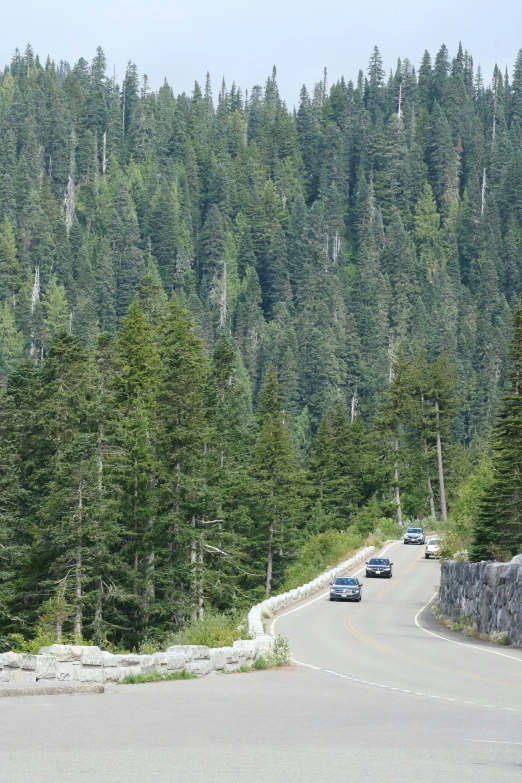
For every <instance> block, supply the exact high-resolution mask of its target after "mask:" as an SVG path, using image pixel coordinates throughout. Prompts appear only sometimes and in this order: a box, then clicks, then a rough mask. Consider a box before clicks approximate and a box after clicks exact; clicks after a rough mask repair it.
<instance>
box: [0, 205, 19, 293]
mask: <svg viewBox="0 0 522 783" xmlns="http://www.w3.org/2000/svg"><path fill="white" fill-rule="evenodd" d="M22 280H23V275H22V268H21V266H20V262H19V260H18V256H17V252H16V242H15V235H14V231H13V229H12V226H11V223H10V221H9V218H8V217H7V214H5V215H4V220H3V222H2V224H1V225H0V300H3V299H6V298H7V297H10V298H11V299H12V298H13V297H15V296H16V294H17V293H18V291H19V290H20V287H21V285H22Z"/></svg>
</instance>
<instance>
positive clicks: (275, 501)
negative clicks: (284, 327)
mask: <svg viewBox="0 0 522 783" xmlns="http://www.w3.org/2000/svg"><path fill="white" fill-rule="evenodd" d="M258 415H259V436H258V438H257V442H256V446H255V450H254V455H253V459H252V466H251V470H250V474H251V477H252V481H253V486H252V495H251V504H252V513H253V526H254V527H253V531H252V539H253V540H254V541H255V552H254V556H255V557H256V559H259V560H260V561H261V562H263V561H264V570H265V575H266V578H265V591H266V595H267V596H269V595H270V593H271V592H272V589H273V586H274V584H277V583H278V581H280V579H281V569H282V567H284V564H285V562H286V561H287V560H288V558H289V557H291V555H292V554H293V552H294V548H295V546H296V540H295V539H296V532H297V529H298V527H299V525H300V522H301V514H302V509H303V500H302V486H303V480H302V476H301V471H300V469H299V466H298V463H297V458H296V454H295V451H294V449H293V446H292V440H291V437H290V433H289V431H288V428H287V425H286V422H285V415H284V413H283V410H282V401H281V397H280V391H279V384H278V382H277V377H276V374H275V371H274V369H273V367H269V368H268V370H267V373H266V376H265V381H264V384H263V388H262V390H261V395H260V401H259V414H258Z"/></svg>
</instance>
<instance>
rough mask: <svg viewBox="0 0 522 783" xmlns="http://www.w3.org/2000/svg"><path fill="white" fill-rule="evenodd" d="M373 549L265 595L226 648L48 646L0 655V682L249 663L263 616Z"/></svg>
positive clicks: (81, 679)
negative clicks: (121, 650) (245, 635)
mask: <svg viewBox="0 0 522 783" xmlns="http://www.w3.org/2000/svg"><path fill="white" fill-rule="evenodd" d="M374 551H375V547H373V546H371V547H365V548H364V549H361V550H359V552H357V553H356V554H355V555H354V556H353V557H351V558H349V559H348V560H345V561H344V562H343V563H340V564H339V565H338V566H336V567H335V568H332V569H330V570H329V571H325V572H324V573H323V574H321V575H320V576H318V577H317V578H316V579H313V580H312V581H311V582H308V583H307V584H305V585H302V586H301V587H298V588H296V589H295V590H290V591H288V592H286V593H282V594H281V595H276V596H273V597H272V598H267V599H266V600H265V601H262V602H261V603H260V604H257V605H256V606H254V607H253V608H252V609H251V610H250V612H249V613H248V631H249V636H250V637H251V638H250V639H238V640H237V641H235V642H234V643H233V644H232V646H231V647H214V648H211V647H205V646H203V645H194V644H178V645H174V646H172V647H168V648H167V650H166V651H165V652H157V653H153V654H152V655H139V654H134V653H130V654H122V655H119V654H113V653H110V652H106V651H104V650H101V649H100V648H99V647H95V646H83V645H82V646H80V645H73V644H52V645H51V646H49V647H42V648H41V649H40V651H39V653H38V655H29V654H28V653H15V652H7V653H3V654H1V655H0V683H24V684H26V685H30V684H36V683H40V684H53V683H56V684H58V683H67V682H69V683H77V684H81V683H98V684H103V683H115V682H121V681H122V680H124V679H125V677H127V676H129V675H137V674H147V673H148V672H157V673H159V674H162V673H164V674H170V673H172V672H181V671H187V672H190V673H192V674H195V675H198V676H202V675H206V674H211V673H212V672H225V671H227V672H234V671H238V670H240V669H241V668H242V667H245V666H247V667H249V666H252V665H253V663H254V661H255V660H256V659H257V658H258V657H259V656H261V655H263V654H267V653H269V652H271V651H272V650H273V647H274V643H275V642H274V639H273V638H272V636H271V635H269V634H268V633H266V631H265V628H264V624H263V620H264V619H268V617H270V616H271V615H272V614H273V613H274V612H277V611H279V610H280V609H283V608H284V607H286V606H288V605H289V604H292V603H294V602H296V601H299V600H301V599H302V598H306V596H308V595H311V594H312V593H315V592H317V591H318V590H321V589H322V588H323V587H325V586H326V585H327V584H328V583H329V582H330V581H331V580H332V579H334V578H335V577H336V576H339V574H342V573H344V572H345V571H347V570H348V569H349V568H352V567H353V566H355V565H358V564H359V563H361V562H362V561H363V560H364V559H365V558H366V557H368V556H369V555H370V554H371V553H372V552H374Z"/></svg>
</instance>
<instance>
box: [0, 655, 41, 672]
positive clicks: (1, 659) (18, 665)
mask: <svg viewBox="0 0 522 783" xmlns="http://www.w3.org/2000/svg"><path fill="white" fill-rule="evenodd" d="M36 659H37V656H36V655H30V654H29V653H15V652H6V653H3V654H2V655H0V664H1V665H2V666H4V668H5V667H8V668H9V669H29V670H32V669H36Z"/></svg>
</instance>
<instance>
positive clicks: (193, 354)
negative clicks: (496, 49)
mask: <svg viewBox="0 0 522 783" xmlns="http://www.w3.org/2000/svg"><path fill="white" fill-rule="evenodd" d="M490 79H491V80H490ZM521 292H522V51H521V53H520V54H519V56H518V58H517V61H516V63H515V65H514V69H513V73H512V74H511V75H510V74H508V73H507V72H506V73H505V74H504V73H502V72H501V71H500V70H498V69H495V71H494V73H493V74H492V76H491V77H490V75H489V74H488V75H487V77H486V76H484V75H483V74H482V73H481V71H480V69H479V68H478V67H474V64H473V60H472V58H471V56H470V55H468V54H467V53H464V52H463V51H462V49H459V51H458V53H457V55H456V56H455V57H454V58H450V55H449V53H448V51H447V49H446V47H445V46H442V47H441V49H440V50H439V52H438V53H437V54H436V56H435V57H434V58H432V57H430V55H429V54H428V53H427V52H426V54H425V55H424V57H423V60H422V62H421V64H420V66H419V67H418V69H417V68H416V67H414V66H413V65H412V64H411V63H410V62H409V61H408V60H403V61H399V62H398V63H397V66H396V68H395V69H394V70H393V71H392V72H390V74H386V72H385V71H384V68H383V64H382V60H381V57H380V54H379V52H378V50H377V49H375V50H374V52H373V54H372V56H371V59H370V63H369V66H368V68H367V69H366V70H365V71H364V72H363V71H360V72H359V75H358V76H357V79H356V80H355V81H345V80H344V79H342V80H341V81H340V82H338V83H336V84H333V85H331V86H330V85H329V84H328V81H327V74H326V72H325V74H324V78H323V79H322V80H321V81H320V82H318V83H317V84H316V85H315V87H314V89H313V90H312V91H311V92H310V93H309V92H308V91H307V89H306V88H305V87H303V89H302V90H301V95H300V101H299V104H298V106H297V108H296V109H295V110H292V109H289V108H288V107H287V106H286V105H285V103H284V102H283V101H282V100H281V98H280V96H279V93H278V86H277V74H276V70H275V68H274V71H273V73H272V75H271V76H270V77H269V78H268V79H267V81H266V84H265V85H264V87H260V86H255V87H253V88H252V89H250V90H249V91H247V90H242V89H239V87H237V86H236V85H232V86H231V87H230V88H227V86H226V85H225V84H224V83H223V84H222V85H221V86H220V88H219V90H218V91H217V94H213V91H212V86H211V81H210V77H208V76H207V78H206V81H205V84H204V85H203V86H200V85H199V84H198V83H196V84H195V86H194V90H193V92H192V94H191V95H185V94H182V95H177V96H176V95H175V94H174V91H173V89H172V88H171V87H170V86H169V85H168V84H167V83H166V82H165V83H164V84H163V85H162V86H161V88H160V89H159V90H158V91H157V92H155V91H154V90H153V89H152V88H151V86H150V85H149V84H148V80H147V77H146V76H143V77H142V78H140V77H139V75H138V70H137V68H136V66H135V65H134V64H132V63H129V65H128V67H127V70H126V73H125V77H124V79H122V80H121V81H118V79H117V78H116V77H114V76H110V75H108V74H107V73H106V61H105V56H104V54H103V52H102V51H101V49H98V50H97V52H96V56H95V57H94V59H93V60H92V62H91V63H89V62H87V61H86V60H84V59H80V60H79V61H78V62H77V63H76V65H74V66H70V65H69V64H68V63H65V62H60V63H59V65H58V66H57V65H56V64H55V63H54V62H52V61H51V60H49V59H48V60H47V61H46V62H45V64H43V61H40V60H39V59H38V57H37V56H35V55H34V53H33V51H32V49H31V48H30V47H27V49H26V50H25V53H24V54H23V55H21V54H20V53H19V52H18V51H17V52H16V53H15V56H14V57H13V60H12V62H11V65H10V66H9V67H6V69H5V71H4V73H3V74H2V75H1V76H0V379H1V382H2V385H3V387H4V392H3V393H2V394H1V395H0V430H1V443H2V445H1V449H0V544H1V554H0V612H1V617H2V620H1V622H0V626H1V630H2V632H4V633H5V632H8V631H21V632H22V633H24V634H26V635H27V634H29V633H32V632H33V631H34V629H35V627H37V626H38V624H39V627H43V626H42V624H43V625H45V627H48V626H49V624H51V625H53V627H55V628H56V632H57V634H58V635H59V634H60V633H61V632H62V631H63V633H72V632H74V633H75V634H76V635H77V636H82V635H83V636H85V637H88V638H96V639H98V640H100V639H103V638H104V637H105V638H107V639H110V640H113V641H116V642H123V643H125V644H127V645H130V646H132V645H138V644H139V643H140V642H142V641H143V639H145V638H148V637H149V636H151V635H152V636H154V635H156V636H158V635H161V634H163V633H166V632H168V631H171V630H173V629H176V628H178V627H179V626H180V625H181V624H182V623H183V622H184V621H185V620H186V619H187V618H190V617H191V616H194V615H195V614H198V613H199V615H202V614H203V612H204V611H205V610H206V609H209V608H217V609H220V610H226V609H229V608H230V607H232V606H234V605H237V604H241V602H243V603H245V602H248V600H251V599H252V598H254V597H255V596H256V595H258V594H259V593H261V592H265V591H266V592H267V593H269V592H270V591H271V590H273V589H276V588H277V587H278V586H279V585H280V584H281V583H282V581H283V580H284V573H285V568H286V567H287V565H288V564H289V563H291V562H292V560H293V558H295V556H296V554H297V553H298V552H299V550H300V547H301V546H302V543H303V541H305V540H306V538H307V537H308V536H309V535H311V534H312V533H319V532H323V531H328V530H330V529H335V530H343V529H345V528H347V527H348V526H349V525H350V524H352V523H355V524H358V525H359V528H360V529H361V530H362V531H364V530H365V529H366V530H368V529H370V528H371V521H368V520H371V518H375V519H377V518H378V517H379V516H384V515H392V514H397V515H398V516H399V519H400V518H401V517H402V516H403V515H405V516H414V515H415V514H417V512H419V511H422V512H423V513H425V514H430V513H431V514H432V515H434V514H435V513H437V514H441V515H442V516H443V517H445V516H446V507H447V503H448V504H450V505H451V499H452V494H453V493H454V492H455V490H456V488H457V486H458V484H459V482H460V481H461V479H462V478H465V477H466V476H467V474H468V473H469V471H470V469H471V467H472V466H473V464H474V462H475V461H476V459H477V455H478V454H479V452H480V451H481V449H483V448H484V444H485V442H486V440H487V436H488V433H489V430H490V427H491V424H492V421H493V418H494V415H495V412H496V408H497V403H498V399H499V397H500V395H501V393H502V389H503V385H504V382H505V379H506V377H507V374H508V371H509V361H510V358H509V356H510V355H509V346H510V340H511V333H512V319H513V311H514V308H515V305H516V303H517V301H518V297H519V295H520V293H521ZM444 479H445V481H444Z"/></svg>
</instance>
